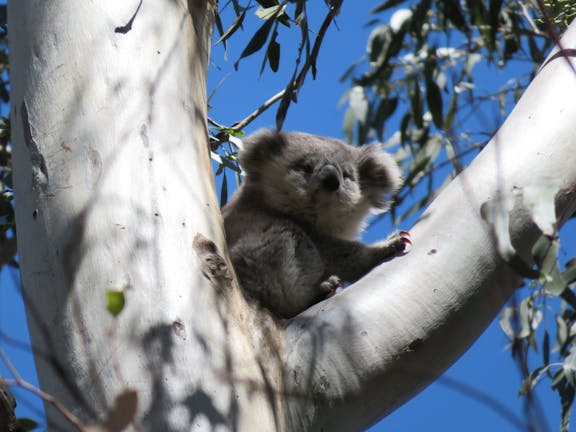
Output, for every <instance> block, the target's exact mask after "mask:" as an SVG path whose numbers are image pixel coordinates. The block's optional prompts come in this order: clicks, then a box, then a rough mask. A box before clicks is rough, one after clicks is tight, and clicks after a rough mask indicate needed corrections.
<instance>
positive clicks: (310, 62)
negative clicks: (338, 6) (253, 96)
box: [209, 8, 337, 131]
mask: <svg viewBox="0 0 576 432" xmlns="http://www.w3.org/2000/svg"><path fill="white" fill-rule="evenodd" d="M336 12H337V11H335V10H334V8H330V10H329V11H328V14H327V15H326V17H325V18H324V21H323V22H322V25H321V26H320V30H319V31H318V35H317V36H316V40H315V41H314V45H313V47H312V51H311V53H310V56H308V58H307V60H306V63H305V64H304V66H303V67H302V69H301V70H300V73H299V74H298V76H297V77H296V78H295V79H294V80H293V81H291V82H290V83H288V85H286V87H285V88H284V89H283V90H281V91H279V92H278V93H276V94H275V95H274V96H272V97H271V98H270V99H268V100H267V101H266V102H264V103H263V104H262V105H260V107H258V108H257V109H256V110H254V111H253V112H252V113H251V114H249V115H248V116H247V117H246V118H244V119H243V120H241V121H239V122H236V123H234V124H233V125H232V126H231V127H230V128H226V127H224V126H222V125H219V124H218V123H216V122H215V121H213V120H211V119H209V122H210V123H211V124H213V125H214V126H215V127H217V128H220V129H231V130H234V131H240V130H242V129H244V128H245V127H246V126H248V125H249V124H250V123H252V122H253V121H254V120H255V119H256V118H258V116H259V115H260V114H262V113H263V112H264V111H266V110H267V109H268V108H270V107H271V106H272V105H274V104H275V103H276V102H278V101H279V100H281V99H282V98H283V97H285V96H286V92H287V90H288V89H289V88H290V89H292V90H298V89H299V88H300V87H302V85H303V84H304V80H305V78H306V74H307V73H308V71H309V70H310V68H311V67H313V66H314V65H315V64H316V59H317V57H318V53H319V52H320V47H321V45H322V41H323V40H324V36H325V35H326V32H327V31H328V28H329V26H330V24H331V23H332V21H333V20H334V17H335V16H336Z"/></svg>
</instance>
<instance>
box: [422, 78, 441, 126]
mask: <svg viewBox="0 0 576 432" xmlns="http://www.w3.org/2000/svg"><path fill="white" fill-rule="evenodd" d="M426 102H427V103H428V108H429V109H430V113H431V114H432V120H433V121H434V125H435V126H436V127H437V128H438V129H442V128H443V127H444V116H443V115H442V93H441V92H440V87H438V84H436V82H435V81H434V80H432V79H430V80H428V81H427V82H426Z"/></svg>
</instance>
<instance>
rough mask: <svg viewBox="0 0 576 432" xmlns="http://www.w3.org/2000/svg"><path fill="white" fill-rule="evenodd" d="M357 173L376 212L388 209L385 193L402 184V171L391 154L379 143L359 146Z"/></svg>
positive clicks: (396, 188)
mask: <svg viewBox="0 0 576 432" xmlns="http://www.w3.org/2000/svg"><path fill="white" fill-rule="evenodd" d="M359 150H360V156H359V159H358V173H359V176H360V187H361V188H362V193H363V194H364V195H365V196H366V198H367V199H368V201H369V202H370V204H371V205H372V206H373V207H374V208H375V211H376V212H383V211H386V210H388V207H389V200H388V198H387V195H389V194H392V193H394V192H396V191H397V190H398V189H399V188H400V186H401V185H402V173H401V172H400V168H399V167H398V164H397V163H396V161H394V159H393V158H392V156H390V155H389V154H388V153H385V152H384V151H383V150H382V146H381V145H380V144H371V145H367V146H363V147H360V148H359Z"/></svg>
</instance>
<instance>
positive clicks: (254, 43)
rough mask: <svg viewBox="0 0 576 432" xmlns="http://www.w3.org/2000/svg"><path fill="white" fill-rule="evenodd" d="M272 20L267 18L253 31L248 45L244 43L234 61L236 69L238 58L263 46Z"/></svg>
mask: <svg viewBox="0 0 576 432" xmlns="http://www.w3.org/2000/svg"><path fill="white" fill-rule="evenodd" d="M274 22H275V20H274V19H272V18H271V19H269V20H268V21H266V22H265V23H264V24H263V25H262V26H261V27H260V28H259V29H258V30H257V31H256V33H254V36H252V39H250V42H248V45H246V47H245V48H244V50H243V51H242V54H240V58H239V59H238V60H237V61H236V63H234V68H236V69H238V64H239V63H240V60H242V59H243V58H244V57H248V56H250V55H252V54H254V53H255V52H257V51H259V50H260V49H261V48H262V47H263V46H264V44H265V43H266V40H267V39H268V35H269V34H270V30H272V25H273V24H274Z"/></svg>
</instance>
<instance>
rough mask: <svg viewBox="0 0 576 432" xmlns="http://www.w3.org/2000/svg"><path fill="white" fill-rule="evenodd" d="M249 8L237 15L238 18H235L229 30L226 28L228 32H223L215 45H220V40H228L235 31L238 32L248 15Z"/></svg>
mask: <svg viewBox="0 0 576 432" xmlns="http://www.w3.org/2000/svg"><path fill="white" fill-rule="evenodd" d="M247 10H248V9H244V10H243V11H242V13H241V14H240V15H238V17H236V19H235V20H234V22H233V23H232V25H231V26H230V27H229V28H228V30H226V32H225V33H224V34H222V35H221V36H220V39H218V40H217V41H216V44H215V45H218V44H219V43H220V42H226V40H228V38H229V37H230V36H232V35H233V34H234V33H236V30H238V29H239V28H240V27H241V26H242V23H243V22H244V18H245V17H246V11H247Z"/></svg>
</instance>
